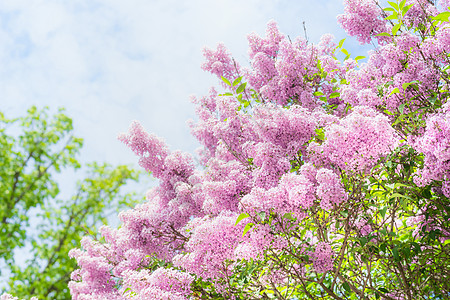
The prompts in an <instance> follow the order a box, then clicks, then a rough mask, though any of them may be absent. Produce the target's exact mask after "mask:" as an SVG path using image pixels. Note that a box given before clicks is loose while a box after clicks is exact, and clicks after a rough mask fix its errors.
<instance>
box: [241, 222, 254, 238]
mask: <svg viewBox="0 0 450 300" xmlns="http://www.w3.org/2000/svg"><path fill="white" fill-rule="evenodd" d="M253 226H255V224H253V223H248V224H247V225H245V227H244V232H243V233H242V236H244V235H245V234H246V233H247V232H248V231H249V230H250V229H252V227H253Z"/></svg>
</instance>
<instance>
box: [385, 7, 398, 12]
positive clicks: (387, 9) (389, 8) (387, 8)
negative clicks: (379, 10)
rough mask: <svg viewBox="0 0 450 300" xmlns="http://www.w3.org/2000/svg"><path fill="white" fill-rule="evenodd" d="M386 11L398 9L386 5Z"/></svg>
mask: <svg viewBox="0 0 450 300" xmlns="http://www.w3.org/2000/svg"><path fill="white" fill-rule="evenodd" d="M383 10H384V11H396V10H395V9H393V8H392V7H386V8H383Z"/></svg>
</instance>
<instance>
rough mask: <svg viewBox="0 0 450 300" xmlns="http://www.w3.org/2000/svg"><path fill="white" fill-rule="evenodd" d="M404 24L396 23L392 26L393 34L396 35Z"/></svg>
mask: <svg viewBox="0 0 450 300" xmlns="http://www.w3.org/2000/svg"><path fill="white" fill-rule="evenodd" d="M401 25H402V24H400V23H399V24H396V25H394V27H392V35H396V34H397V31H398V30H399V29H400V26H401Z"/></svg>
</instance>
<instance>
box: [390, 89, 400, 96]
mask: <svg viewBox="0 0 450 300" xmlns="http://www.w3.org/2000/svg"><path fill="white" fill-rule="evenodd" d="M398 93H400V90H399V89H398V88H395V89H393V90H392V91H391V92H390V93H389V96H388V97H390V96H392V95H393V94H398Z"/></svg>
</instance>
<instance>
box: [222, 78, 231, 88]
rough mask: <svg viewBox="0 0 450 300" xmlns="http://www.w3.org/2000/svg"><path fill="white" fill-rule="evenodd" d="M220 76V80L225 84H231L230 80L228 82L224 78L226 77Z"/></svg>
mask: <svg viewBox="0 0 450 300" xmlns="http://www.w3.org/2000/svg"><path fill="white" fill-rule="evenodd" d="M220 78H222V81H223V82H225V83H226V84H228V85H229V86H231V82H230V81H229V80H228V79H226V78H225V77H223V76H220Z"/></svg>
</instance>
